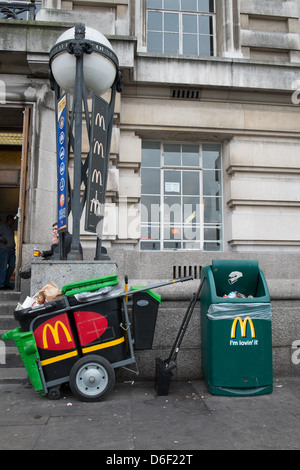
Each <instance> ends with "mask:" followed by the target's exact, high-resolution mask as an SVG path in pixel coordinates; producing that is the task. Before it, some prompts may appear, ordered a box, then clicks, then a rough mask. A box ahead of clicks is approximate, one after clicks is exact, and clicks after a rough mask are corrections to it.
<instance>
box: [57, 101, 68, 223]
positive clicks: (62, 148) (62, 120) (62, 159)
mask: <svg viewBox="0 0 300 470" xmlns="http://www.w3.org/2000/svg"><path fill="white" fill-rule="evenodd" d="M67 127H68V124H67V96H66V95H63V96H62V97H61V98H60V99H59V100H58V102H57V181H58V197H57V201H58V220H57V222H58V231H59V232H65V231H67V230H68V146H67V135H68V134H67V132H68V129H67Z"/></svg>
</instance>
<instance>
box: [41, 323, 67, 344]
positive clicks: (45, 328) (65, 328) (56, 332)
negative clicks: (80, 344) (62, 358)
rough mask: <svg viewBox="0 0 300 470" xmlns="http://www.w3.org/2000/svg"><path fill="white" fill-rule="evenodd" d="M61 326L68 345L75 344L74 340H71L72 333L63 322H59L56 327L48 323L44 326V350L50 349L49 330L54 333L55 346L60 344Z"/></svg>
mask: <svg viewBox="0 0 300 470" xmlns="http://www.w3.org/2000/svg"><path fill="white" fill-rule="evenodd" d="M59 326H60V327H61V328H62V330H63V332H64V333H65V336H66V340H67V342H68V343H71V342H73V340H72V338H71V335H70V332H69V330H68V328H67V327H66V325H65V324H64V323H63V322H62V321H60V320H58V321H57V322H56V323H55V325H54V327H53V326H52V325H50V323H47V324H46V325H45V326H44V329H43V346H44V349H48V341H47V331H48V328H49V330H50V331H51V333H52V336H53V339H54V342H55V344H59V343H60V339H59V334H58V327H59Z"/></svg>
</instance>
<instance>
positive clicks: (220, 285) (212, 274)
mask: <svg viewBox="0 0 300 470" xmlns="http://www.w3.org/2000/svg"><path fill="white" fill-rule="evenodd" d="M201 278H202V279H203V278H204V279H205V282H204V285H203V289H202V294H201V355H202V370H203V375H204V379H205V382H206V385H207V387H208V389H209V391H210V392H211V393H212V394H214V395H223V396H224V395H225V396H251V395H263V394H267V393H271V392H272V390H273V370H272V312H271V300H270V294H269V290H268V286H267V282H266V279H265V276H264V274H263V272H262V271H261V269H260V268H259V264H258V261H256V260H213V261H212V265H210V266H206V267H204V268H203V269H202V272H201ZM232 292H234V294H233V295H234V297H231V293H232ZM236 295H238V296H236ZM228 296H229V297H228Z"/></svg>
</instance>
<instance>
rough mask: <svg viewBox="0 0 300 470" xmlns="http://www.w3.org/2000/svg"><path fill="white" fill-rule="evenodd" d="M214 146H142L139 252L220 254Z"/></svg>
mask: <svg viewBox="0 0 300 470" xmlns="http://www.w3.org/2000/svg"><path fill="white" fill-rule="evenodd" d="M221 175H222V168H221V148H220V145H219V144H201V145H192V144H172V143H170V144H166V143H164V144H161V143H160V142H143V145H142V164H141V181H142V191H141V193H142V195H141V244H140V247H141V250H175V249H176V250H203V251H220V250H222V176H221Z"/></svg>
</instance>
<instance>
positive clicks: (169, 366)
mask: <svg viewBox="0 0 300 470" xmlns="http://www.w3.org/2000/svg"><path fill="white" fill-rule="evenodd" d="M203 283H204V279H202V281H201V283H200V286H199V288H198V291H197V293H194V294H193V295H192V298H191V300H190V303H189V305H188V308H187V311H186V313H185V315H184V318H183V321H182V324H181V327H180V329H179V332H178V334H177V337H176V339H175V342H174V344H173V347H172V349H171V352H170V355H169V357H168V358H167V359H165V360H162V359H160V358H156V359H155V361H156V368H155V389H156V392H157V395H168V393H169V388H170V382H171V378H172V375H173V372H172V370H174V369H175V368H176V367H177V365H176V359H177V355H178V352H179V348H180V346H181V343H182V340H183V337H184V334H185V332H186V329H187V327H188V324H189V321H190V318H191V316H192V313H193V311H194V308H195V305H196V303H197V300H198V298H199V295H200V292H201V289H202V286H203Z"/></svg>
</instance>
